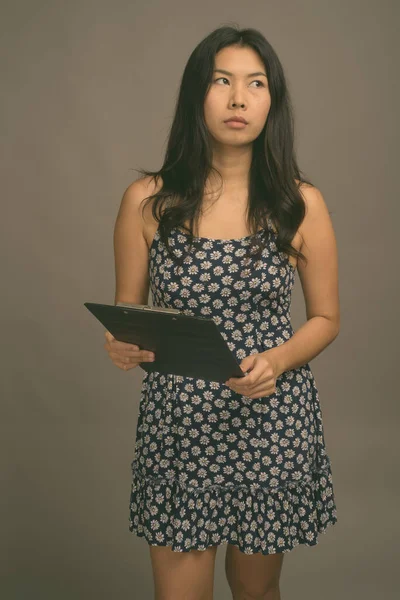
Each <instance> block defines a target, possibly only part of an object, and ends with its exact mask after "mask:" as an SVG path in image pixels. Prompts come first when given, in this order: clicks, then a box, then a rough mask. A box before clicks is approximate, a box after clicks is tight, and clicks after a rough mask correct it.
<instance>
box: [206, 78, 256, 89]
mask: <svg viewBox="0 0 400 600" xmlns="http://www.w3.org/2000/svg"><path fill="white" fill-rule="evenodd" d="M220 79H225V81H228V80H227V78H226V77H218V79H215V80H214V81H215V82H217V81H219V80H220ZM255 82H257V83H260V84H261V87H264V83H263V82H262V81H260V79H255V80H254V82H253V81H252V83H255ZM257 87H260V86H257Z"/></svg>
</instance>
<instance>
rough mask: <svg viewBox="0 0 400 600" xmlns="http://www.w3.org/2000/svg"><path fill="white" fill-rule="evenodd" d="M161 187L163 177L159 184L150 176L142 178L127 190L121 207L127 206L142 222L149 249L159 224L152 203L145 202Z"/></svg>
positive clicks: (142, 230) (143, 234)
mask: <svg viewBox="0 0 400 600" xmlns="http://www.w3.org/2000/svg"><path fill="white" fill-rule="evenodd" d="M161 187H162V179H161V177H159V178H158V181H157V183H156V182H155V180H154V179H153V178H152V177H150V176H148V177H147V176H146V177H140V178H139V179H137V180H136V181H133V182H132V183H131V184H130V185H129V186H128V187H127V188H126V190H125V192H124V195H123V198H122V204H121V207H122V205H123V204H126V205H127V207H129V209H130V211H131V212H133V213H134V214H135V216H136V218H137V219H138V221H139V222H140V226H141V233H142V236H143V238H144V239H145V241H146V244H147V247H148V249H149V248H150V246H151V242H152V240H153V237H154V234H155V231H156V229H157V227H158V222H157V221H156V220H155V219H154V217H153V215H152V204H153V203H152V201H150V202H146V203H144V201H145V200H146V199H147V198H148V197H150V196H152V195H153V194H156V193H157V192H158V191H159V190H160V189H161Z"/></svg>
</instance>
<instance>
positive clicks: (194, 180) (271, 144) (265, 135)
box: [135, 26, 312, 262]
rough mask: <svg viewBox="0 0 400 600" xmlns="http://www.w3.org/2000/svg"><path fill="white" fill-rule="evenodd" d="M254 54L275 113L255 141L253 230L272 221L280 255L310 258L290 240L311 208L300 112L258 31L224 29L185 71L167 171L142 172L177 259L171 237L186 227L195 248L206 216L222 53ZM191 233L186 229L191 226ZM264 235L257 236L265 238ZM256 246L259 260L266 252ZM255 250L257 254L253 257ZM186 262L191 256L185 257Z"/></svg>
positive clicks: (250, 207) (202, 46) (251, 197)
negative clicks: (298, 129) (243, 50)
mask: <svg viewBox="0 0 400 600" xmlns="http://www.w3.org/2000/svg"><path fill="white" fill-rule="evenodd" d="M232 45H235V46H240V47H250V48H253V49H254V50H255V51H256V52H257V53H258V54H259V56H260V57H261V59H262V61H263V63H264V65H265V68H266V73H267V77H268V85H269V91H270V95H271V106H270V110H269V113H268V117H267V119H266V122H265V125H264V127H263V129H262V131H261V133H260V135H259V136H258V137H257V138H256V139H255V140H254V141H253V152H252V161H251V166H250V172H249V202H248V212H247V214H248V223H249V225H250V231H254V232H258V231H259V230H260V229H263V228H265V227H266V218H267V217H269V218H270V219H271V220H272V222H273V223H274V224H275V229H276V230H277V233H278V235H277V238H276V244H277V247H278V250H279V251H282V252H285V253H287V254H288V255H292V256H297V257H301V258H303V259H305V256H304V255H303V254H302V253H301V252H299V251H297V250H296V249H295V248H293V247H292V246H291V243H290V242H291V241H292V239H293V236H294V235H295V233H296V231H297V229H298V227H299V225H300V224H301V222H302V221H303V219H304V216H305V203H304V199H303V196H302V193H301V192H300V190H299V188H300V185H301V184H302V183H305V184H308V185H312V184H311V182H310V181H308V180H307V179H305V177H304V176H303V174H302V172H301V171H300V169H299V167H298V165H297V162H296V156H295V150H294V122H293V109H292V104H291V100H290V96H289V91H288V88H287V84H286V80H285V75H284V72H283V67H282V64H281V62H280V60H279V58H278V56H277V54H276V52H275V51H274V49H273V48H272V46H271V44H270V43H269V42H268V41H267V40H266V38H265V37H264V36H263V34H262V33H260V32H259V31H257V30H256V29H253V28H248V29H239V28H238V27H235V26H234V27H231V26H224V27H219V28H217V29H215V30H214V31H212V32H211V33H210V34H209V35H207V37H205V38H204V39H203V40H202V41H201V42H200V43H199V44H198V45H197V46H196V48H195V49H194V50H193V52H192V54H191V55H190V57H189V60H188V62H187V64H186V67H185V69H184V72H183V76H182V81H181V85H180V89H179V94H178V98H177V103H176V109H175V116H174V119H173V122H172V125H171V128H170V132H169V136H168V143H167V149H166V153H165V159H164V164H163V165H162V167H161V169H160V170H159V171H148V170H145V169H135V170H136V171H138V172H140V173H142V175H143V176H151V178H152V179H154V180H155V183H156V186H157V185H158V180H159V179H160V178H161V183H162V185H161V186H160V188H159V189H158V191H157V192H156V193H154V194H152V195H151V196H147V197H146V198H145V199H144V201H148V202H151V201H152V200H154V202H153V205H152V214H153V218H154V219H155V220H156V221H158V222H159V233H160V238H161V240H162V241H163V242H164V244H165V246H166V247H167V250H168V253H169V254H170V256H171V258H172V260H178V262H181V261H180V260H179V257H177V256H174V255H173V254H172V253H171V250H170V247H169V243H168V236H169V234H170V232H171V229H173V228H175V227H179V228H182V229H185V231H187V233H188V237H189V241H190V244H191V245H192V244H193V242H194V240H195V236H194V234H193V225H194V224H195V223H197V220H198V216H199V214H200V209H201V204H202V198H203V194H204V188H205V184H206V182H207V179H208V177H209V174H210V173H211V171H213V172H216V173H217V174H218V175H219V176H220V177H221V178H222V176H221V174H220V173H219V171H217V169H216V168H215V167H213V165H212V145H211V138H210V135H209V132H208V129H207V127H206V124H205V120H204V100H205V96H206V94H207V91H208V89H209V86H210V83H211V81H212V77H213V69H214V68H215V64H214V61H215V56H216V54H217V53H218V52H219V51H220V50H222V49H223V48H225V47H227V46H232ZM186 220H188V222H189V223H190V227H189V228H186V227H185V225H184V221H186ZM258 237H259V236H256V238H258ZM259 241H261V244H256V246H255V250H256V255H257V258H259V257H260V253H261V251H262V249H263V245H262V240H259ZM253 250H254V246H252V247H251V251H253ZM180 258H181V260H183V259H184V257H180Z"/></svg>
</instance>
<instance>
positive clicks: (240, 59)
mask: <svg viewBox="0 0 400 600" xmlns="http://www.w3.org/2000/svg"><path fill="white" fill-rule="evenodd" d="M219 70H223V71H228V72H229V73H231V75H229V74H227V73H221V72H220V71H219ZM251 73H257V75H251V76H250V74H251ZM270 106H271V96H270V93H269V88H268V80H267V73H266V69H265V66H264V63H263V62H262V60H261V58H260V56H259V55H258V54H257V52H255V51H254V50H253V49H252V48H240V47H237V46H228V47H226V48H223V49H222V50H221V51H220V52H218V54H217V55H216V57H215V66H214V73H213V76H212V80H211V84H210V87H209V90H208V92H207V95H206V98H205V102H204V118H205V122H206V125H207V128H208V130H209V132H210V134H211V136H212V137H213V138H214V139H215V140H216V141H218V142H219V143H221V144H225V145H233V146H240V145H243V144H249V143H251V142H253V141H254V140H255V139H256V138H257V137H258V135H259V134H260V133H261V131H262V129H263V127H264V125H265V121H266V119H267V116H268V113H269V109H270ZM233 116H235V117H237V116H240V117H244V119H246V121H247V125H245V126H244V127H240V128H235V127H231V126H229V125H228V124H227V123H225V121H226V119H229V118H231V117H233Z"/></svg>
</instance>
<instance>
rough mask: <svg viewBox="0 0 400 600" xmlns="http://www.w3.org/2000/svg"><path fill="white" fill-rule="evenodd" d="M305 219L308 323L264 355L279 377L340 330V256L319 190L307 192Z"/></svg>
mask: <svg viewBox="0 0 400 600" xmlns="http://www.w3.org/2000/svg"><path fill="white" fill-rule="evenodd" d="M303 194H304V200H305V202H306V216H305V218H304V221H303V223H302V224H301V226H300V233H301V235H302V238H303V243H302V246H301V251H302V253H303V254H304V255H305V256H306V258H307V259H308V263H307V264H305V263H303V262H302V261H301V260H300V259H299V260H298V261H297V269H298V273H299V277H300V281H301V285H302V288H303V294H304V299H305V304H306V314H307V321H306V323H304V325H302V326H301V327H300V328H299V329H298V330H297V331H296V332H295V333H294V334H293V336H292V337H291V338H290V339H289V340H288V341H287V342H284V343H283V344H281V345H280V346H276V347H274V348H271V349H269V350H267V351H266V352H263V354H265V355H268V356H269V357H272V358H273V360H274V362H275V365H276V367H277V376H278V377H279V375H281V374H282V373H283V372H284V371H288V370H290V369H295V368H296V367H300V366H302V365H304V364H306V363H308V362H309V361H310V360H311V359H313V358H314V357H315V356H317V355H318V354H319V353H320V352H322V350H324V348H326V347H327V346H329V344H331V343H332V342H333V340H334V339H335V338H336V337H337V335H338V333H339V329H340V308H339V286H338V257H337V246H336V239H335V234H334V230H333V225H332V221H331V218H330V216H329V213H328V208H327V206H326V204H325V201H324V198H323V196H322V194H321V192H320V191H319V190H318V189H317V188H311V187H308V188H307V190H304V192H303Z"/></svg>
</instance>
